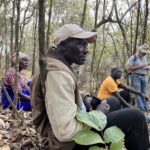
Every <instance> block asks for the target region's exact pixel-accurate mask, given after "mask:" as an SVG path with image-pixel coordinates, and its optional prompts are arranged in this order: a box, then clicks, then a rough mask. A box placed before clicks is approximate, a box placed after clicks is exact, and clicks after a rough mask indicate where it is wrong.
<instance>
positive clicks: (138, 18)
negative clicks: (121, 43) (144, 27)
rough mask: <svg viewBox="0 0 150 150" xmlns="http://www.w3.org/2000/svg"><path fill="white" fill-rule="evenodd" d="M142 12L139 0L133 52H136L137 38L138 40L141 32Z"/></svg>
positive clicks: (139, 0)
mask: <svg viewBox="0 0 150 150" xmlns="http://www.w3.org/2000/svg"><path fill="white" fill-rule="evenodd" d="M140 12H141V0H138V8H137V20H136V32H135V41H134V49H133V53H136V47H137V40H138V32H139V20H140Z"/></svg>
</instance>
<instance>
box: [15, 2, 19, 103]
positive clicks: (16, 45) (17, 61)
mask: <svg viewBox="0 0 150 150" xmlns="http://www.w3.org/2000/svg"><path fill="white" fill-rule="evenodd" d="M16 5H17V19H16V27H15V51H16V66H15V68H16V75H15V87H14V104H15V105H16V103H17V99H18V84H17V83H18V73H19V50H20V47H19V22H20V0H16Z"/></svg>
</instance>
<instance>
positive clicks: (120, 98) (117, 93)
mask: <svg viewBox="0 0 150 150" xmlns="http://www.w3.org/2000/svg"><path fill="white" fill-rule="evenodd" d="M112 94H113V96H114V97H116V98H117V99H118V100H119V101H120V103H121V104H122V105H124V106H127V107H130V108H131V107H132V106H131V105H130V104H128V103H127V102H126V101H125V100H124V99H123V98H122V97H121V96H120V94H119V92H118V91H117V92H113V93H112Z"/></svg>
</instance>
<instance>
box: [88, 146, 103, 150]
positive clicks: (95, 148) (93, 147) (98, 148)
mask: <svg viewBox="0 0 150 150" xmlns="http://www.w3.org/2000/svg"><path fill="white" fill-rule="evenodd" d="M89 150H104V149H103V148H100V147H98V146H92V147H90V148H89Z"/></svg>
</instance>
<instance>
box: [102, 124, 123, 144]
mask: <svg viewBox="0 0 150 150" xmlns="http://www.w3.org/2000/svg"><path fill="white" fill-rule="evenodd" d="M124 137H125V135H124V133H123V132H122V131H121V130H120V129H119V128H118V127H116V126H113V127H110V128H107V129H106V130H105V132H104V140H105V142H106V143H110V142H112V143H113V142H114V143H118V142H120V141H124Z"/></svg>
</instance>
